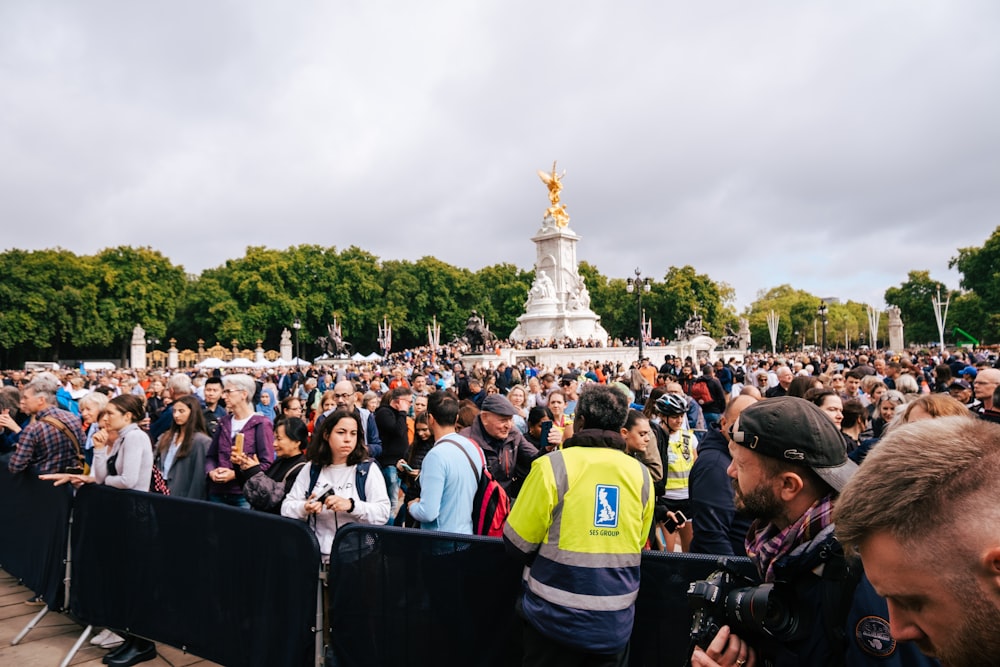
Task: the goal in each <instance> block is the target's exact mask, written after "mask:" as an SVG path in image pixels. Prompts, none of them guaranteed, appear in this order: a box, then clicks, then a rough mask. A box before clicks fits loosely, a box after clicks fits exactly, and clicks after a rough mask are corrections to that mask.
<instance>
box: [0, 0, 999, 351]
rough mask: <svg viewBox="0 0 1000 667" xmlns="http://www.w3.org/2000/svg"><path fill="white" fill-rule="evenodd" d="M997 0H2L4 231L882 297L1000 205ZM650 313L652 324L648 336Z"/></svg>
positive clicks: (952, 248)
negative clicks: (681, 273)
mask: <svg viewBox="0 0 1000 667" xmlns="http://www.w3.org/2000/svg"><path fill="white" fill-rule="evenodd" d="M998 34H1000V3H997V2H995V1H992V0H983V1H981V2H976V1H962V0H941V1H927V2H916V3H914V2H910V1H885V2H871V1H869V0H866V1H846V2H845V1H843V0H840V1H837V2H787V1H785V2H766V1H755V2H745V1H742V0H740V1H734V2H710V1H709V2H664V1H662V0H658V1H655V2H643V3H623V2H616V3H596V2H582V3H581V2H558V3H556V2H541V1H538V0H536V1H535V2H512V1H511V0H503V1H502V2H496V1H476V2H470V1H468V0H465V1H462V2H445V1H442V0H435V2H359V1H346V0H337V1H332V2H331V1H326V2H309V1H304V0H303V1H297V2H292V3H273V2H267V3H264V2H255V1H247V0H240V1H235V0H234V1H231V2H205V1H203V0H199V1H198V2H184V1H177V0H174V1H172V2H125V1H120V2H99V1H94V0H89V1H87V2H76V1H67V2H46V1H42V0H7V1H6V2H3V3H0V91H2V92H0V95H2V98H0V99H2V102H0V155H2V156H3V159H2V160H0V218H2V221H3V226H2V234H3V247H4V248H5V249H9V248H24V249H38V248H48V247H53V246H56V245H59V246H61V247H64V248H67V249H70V250H73V251H74V252H77V253H79V254H91V253H94V252H96V251H98V250H100V249H102V248H106V247H111V246H117V245H133V246H139V245H149V246H152V247H153V248H156V249H158V250H160V251H162V252H163V253H164V254H166V255H167V256H168V257H170V259H171V260H172V261H174V262H175V263H178V264H181V265H183V266H184V267H185V269H187V270H188V271H189V272H194V273H197V272H200V271H202V270H204V269H206V268H209V267H213V266H218V265H220V264H222V263H224V262H225V260H227V259H231V258H235V257H240V256H242V255H243V252H244V249H245V248H246V246H248V245H266V246H269V247H275V248H286V247H288V246H291V245H297V244H301V243H316V244H322V245H334V246H337V247H338V248H345V247H348V246H350V245H357V246H359V247H361V248H364V249H366V250H369V251H371V252H372V253H374V254H375V255H377V256H379V257H380V258H381V259H405V260H416V259H419V258H420V257H422V256H424V255H433V256H436V257H438V258H440V259H442V260H444V261H446V262H449V263H451V264H455V265H458V266H464V267H468V268H470V269H473V270H476V269H479V268H480V267H482V266H485V265H488V264H494V263H498V262H512V263H515V264H517V265H519V266H521V267H523V268H526V269H530V268H531V267H532V266H533V262H534V258H535V254H534V253H535V249H534V245H533V244H532V243H531V241H530V237H531V236H532V235H533V234H534V233H535V232H536V231H537V229H538V227H539V224H540V222H541V217H542V212H543V211H544V209H545V208H546V207H547V206H548V200H547V196H546V195H547V193H546V190H545V187H544V185H543V184H542V183H541V181H540V180H539V179H538V176H537V175H536V173H535V172H536V171H537V170H538V169H549V168H551V164H552V161H553V160H558V161H559V169H560V170H562V169H565V170H566V177H565V180H564V190H563V193H562V198H563V203H565V204H566V206H567V208H568V210H569V213H570V216H571V223H570V225H571V228H572V229H573V230H574V231H575V232H577V233H578V234H579V235H580V236H581V237H582V240H581V241H580V244H579V246H578V256H579V258H580V259H582V260H587V261H589V262H591V263H593V264H595V265H596V266H597V267H598V269H599V270H600V271H601V272H602V273H604V274H605V275H608V276H611V277H622V278H623V277H626V276H628V275H630V274H631V272H632V270H633V269H634V268H635V267H639V268H641V269H642V271H643V273H644V274H646V275H651V276H654V277H656V278H661V277H662V276H663V274H664V273H665V272H666V270H667V268H668V267H669V266H672V265H673V266H683V265H685V264H690V265H692V266H694V267H695V269H696V270H697V271H699V272H701V273H705V274H708V275H709V276H710V277H711V278H713V279H715V280H720V281H725V282H728V283H730V284H731V285H733V286H734V287H735V288H736V292H737V305H738V306H739V307H740V308H742V307H743V306H745V305H747V304H749V303H750V302H751V301H752V300H753V299H754V298H755V297H756V295H757V292H758V290H762V289H768V288H770V287H773V286H776V285H780V284H783V283H789V284H791V285H792V286H793V287H796V288H801V289H806V290H808V291H810V292H813V293H815V294H817V295H819V296H835V297H839V298H841V299H843V300H846V299H854V300H857V301H863V302H868V303H873V304H878V305H881V304H882V296H883V294H884V292H885V289H886V288H887V287H890V286H893V285H898V284H900V283H901V282H902V281H904V280H905V279H906V273H907V271H909V270H912V269H926V270H930V271H931V275H932V277H934V278H935V279H938V280H943V281H944V282H945V283H947V284H948V285H949V286H951V287H957V286H958V276H957V274H956V273H954V272H951V271H949V270H948V268H947V265H948V260H949V258H951V257H953V256H954V255H955V254H956V253H957V249H958V248H961V247H967V246H981V245H982V244H983V243H984V242H985V240H986V239H987V238H988V237H989V235H990V234H991V233H992V231H993V229H994V228H995V227H996V226H997V225H998V224H1000V215H998V213H1000V120H998V119H1000V102H998V100H1000V39H997V35H998ZM654 333H655V332H654Z"/></svg>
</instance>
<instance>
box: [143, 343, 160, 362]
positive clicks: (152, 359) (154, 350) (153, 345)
mask: <svg viewBox="0 0 1000 667" xmlns="http://www.w3.org/2000/svg"><path fill="white" fill-rule="evenodd" d="M159 344H160V339H159V338H147V339H146V345H150V346H152V348H153V351H152V353H150V355H149V359H150V361H151V362H152V363H150V364H149V365H150V366H151V367H153V368H156V346H157V345H159Z"/></svg>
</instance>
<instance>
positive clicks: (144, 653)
mask: <svg viewBox="0 0 1000 667" xmlns="http://www.w3.org/2000/svg"><path fill="white" fill-rule="evenodd" d="M133 639H134V641H133V642H132V645H131V647H130V648H129V650H127V651H124V652H122V653H119V654H118V655H116V656H114V657H112V658H109V659H108V662H107V664H108V667H131V666H132V665H138V664H139V663H140V662H146V661H147V660H154V659H155V658H156V645H155V644H153V642H151V641H149V640H148V639H140V638H139V637H134V638H133Z"/></svg>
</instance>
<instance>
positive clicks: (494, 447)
mask: <svg viewBox="0 0 1000 667" xmlns="http://www.w3.org/2000/svg"><path fill="white" fill-rule="evenodd" d="M515 412H516V410H515V409H514V406H513V404H512V403H511V402H510V401H509V400H508V399H507V397H506V396H501V395H500V394H488V395H487V396H486V398H484V399H483V405H482V412H480V413H479V415H478V416H477V417H476V420H475V421H474V422H472V426H469V427H468V428H465V429H462V432H461V435H464V436H465V437H466V438H468V439H470V440H472V441H473V442H475V443H476V444H478V445H479V446H480V447H482V449H483V454H485V455H486V467H487V468H488V469H489V471H490V473H492V474H493V478H494V479H496V481H497V482H498V483H499V484H500V486H502V487H503V489H504V491H506V492H507V495H508V496H510V497H511V498H512V499H513V498H516V497H517V493H518V491H520V490H521V484H522V483H523V482H524V478H525V477H526V476H527V475H528V472H529V471H530V470H531V462H532V461H534V460H535V459H536V458H538V449H537V448H536V447H535V446H534V445H533V444H531V443H530V442H528V440H527V439H526V438H525V437H524V435H522V434H521V432H520V431H519V430H518V429H516V428H514V414H515Z"/></svg>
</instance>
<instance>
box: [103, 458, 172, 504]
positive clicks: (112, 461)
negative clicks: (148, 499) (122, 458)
mask: <svg viewBox="0 0 1000 667" xmlns="http://www.w3.org/2000/svg"><path fill="white" fill-rule="evenodd" d="M117 463H118V452H115V454H114V455H113V456H109V457H108V474H109V475H117V474H118V465H117ZM149 492H150V493H159V494H160V495H164V496H169V495H170V487H168V486H167V480H165V479H163V472H161V471H160V469H159V468H158V467H157V466H156V464H155V463H154V464H153V474H152V475H150V478H149Z"/></svg>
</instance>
